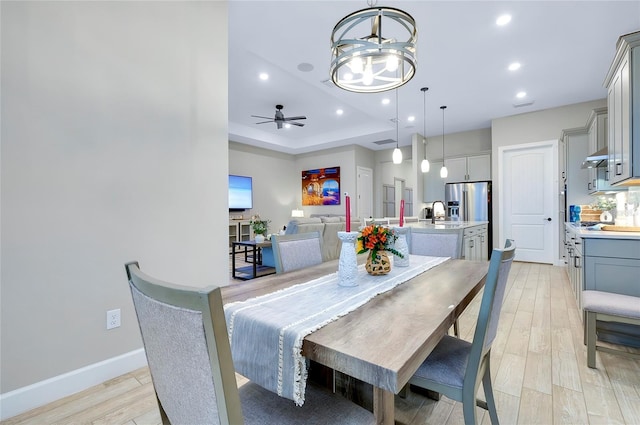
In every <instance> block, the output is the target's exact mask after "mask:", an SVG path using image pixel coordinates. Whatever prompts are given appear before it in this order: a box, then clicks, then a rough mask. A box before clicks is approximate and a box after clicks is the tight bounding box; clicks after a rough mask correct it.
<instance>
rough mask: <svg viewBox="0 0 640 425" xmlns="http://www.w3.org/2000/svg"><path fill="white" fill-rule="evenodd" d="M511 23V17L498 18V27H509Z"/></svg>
mask: <svg viewBox="0 0 640 425" xmlns="http://www.w3.org/2000/svg"><path fill="white" fill-rule="evenodd" d="M509 22H511V15H507V14H505V15H500V16H498V19H496V25H498V26H503V25H507V24H508V23H509Z"/></svg>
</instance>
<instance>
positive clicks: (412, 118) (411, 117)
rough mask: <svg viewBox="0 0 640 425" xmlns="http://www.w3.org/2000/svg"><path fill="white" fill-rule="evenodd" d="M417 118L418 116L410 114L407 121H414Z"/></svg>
mask: <svg viewBox="0 0 640 425" xmlns="http://www.w3.org/2000/svg"><path fill="white" fill-rule="evenodd" d="M415 120H416V117H414V116H413V115H410V116H409V118H407V121H409V122H413V121H415Z"/></svg>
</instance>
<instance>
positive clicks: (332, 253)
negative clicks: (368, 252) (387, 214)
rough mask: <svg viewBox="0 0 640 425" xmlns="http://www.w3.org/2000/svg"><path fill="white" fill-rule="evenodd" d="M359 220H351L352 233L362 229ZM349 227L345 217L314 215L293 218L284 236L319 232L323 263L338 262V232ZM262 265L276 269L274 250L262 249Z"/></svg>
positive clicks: (340, 243) (339, 247) (339, 243)
mask: <svg viewBox="0 0 640 425" xmlns="http://www.w3.org/2000/svg"><path fill="white" fill-rule="evenodd" d="M360 225H361V221H360V219H359V218H353V217H352V218H351V231H352V232H357V231H358V230H359V229H360ZM346 227H347V222H346V217H345V216H344V215H312V216H311V217H309V218H292V219H291V220H289V223H287V226H286V229H285V232H284V234H285V235H294V234H297V233H307V232H319V233H320V235H321V243H322V261H329V260H337V259H338V257H340V249H341V248H342V242H341V241H340V239H339V238H338V232H340V231H345V230H346ZM262 264H263V265H265V266H270V267H275V261H274V258H273V249H272V248H270V247H266V248H263V249H262Z"/></svg>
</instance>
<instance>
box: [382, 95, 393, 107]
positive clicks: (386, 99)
mask: <svg viewBox="0 0 640 425" xmlns="http://www.w3.org/2000/svg"><path fill="white" fill-rule="evenodd" d="M389 102H391V101H390V100H389V98H386V97H385V98H384V99H382V104H383V105H388V104H389Z"/></svg>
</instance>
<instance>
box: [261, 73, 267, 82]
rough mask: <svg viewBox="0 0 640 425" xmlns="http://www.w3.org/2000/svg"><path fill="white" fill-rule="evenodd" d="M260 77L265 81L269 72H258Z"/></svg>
mask: <svg viewBox="0 0 640 425" xmlns="http://www.w3.org/2000/svg"><path fill="white" fill-rule="evenodd" d="M260 79H261V80H263V81H265V80H268V79H269V74H267V73H266V72H261V73H260Z"/></svg>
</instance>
